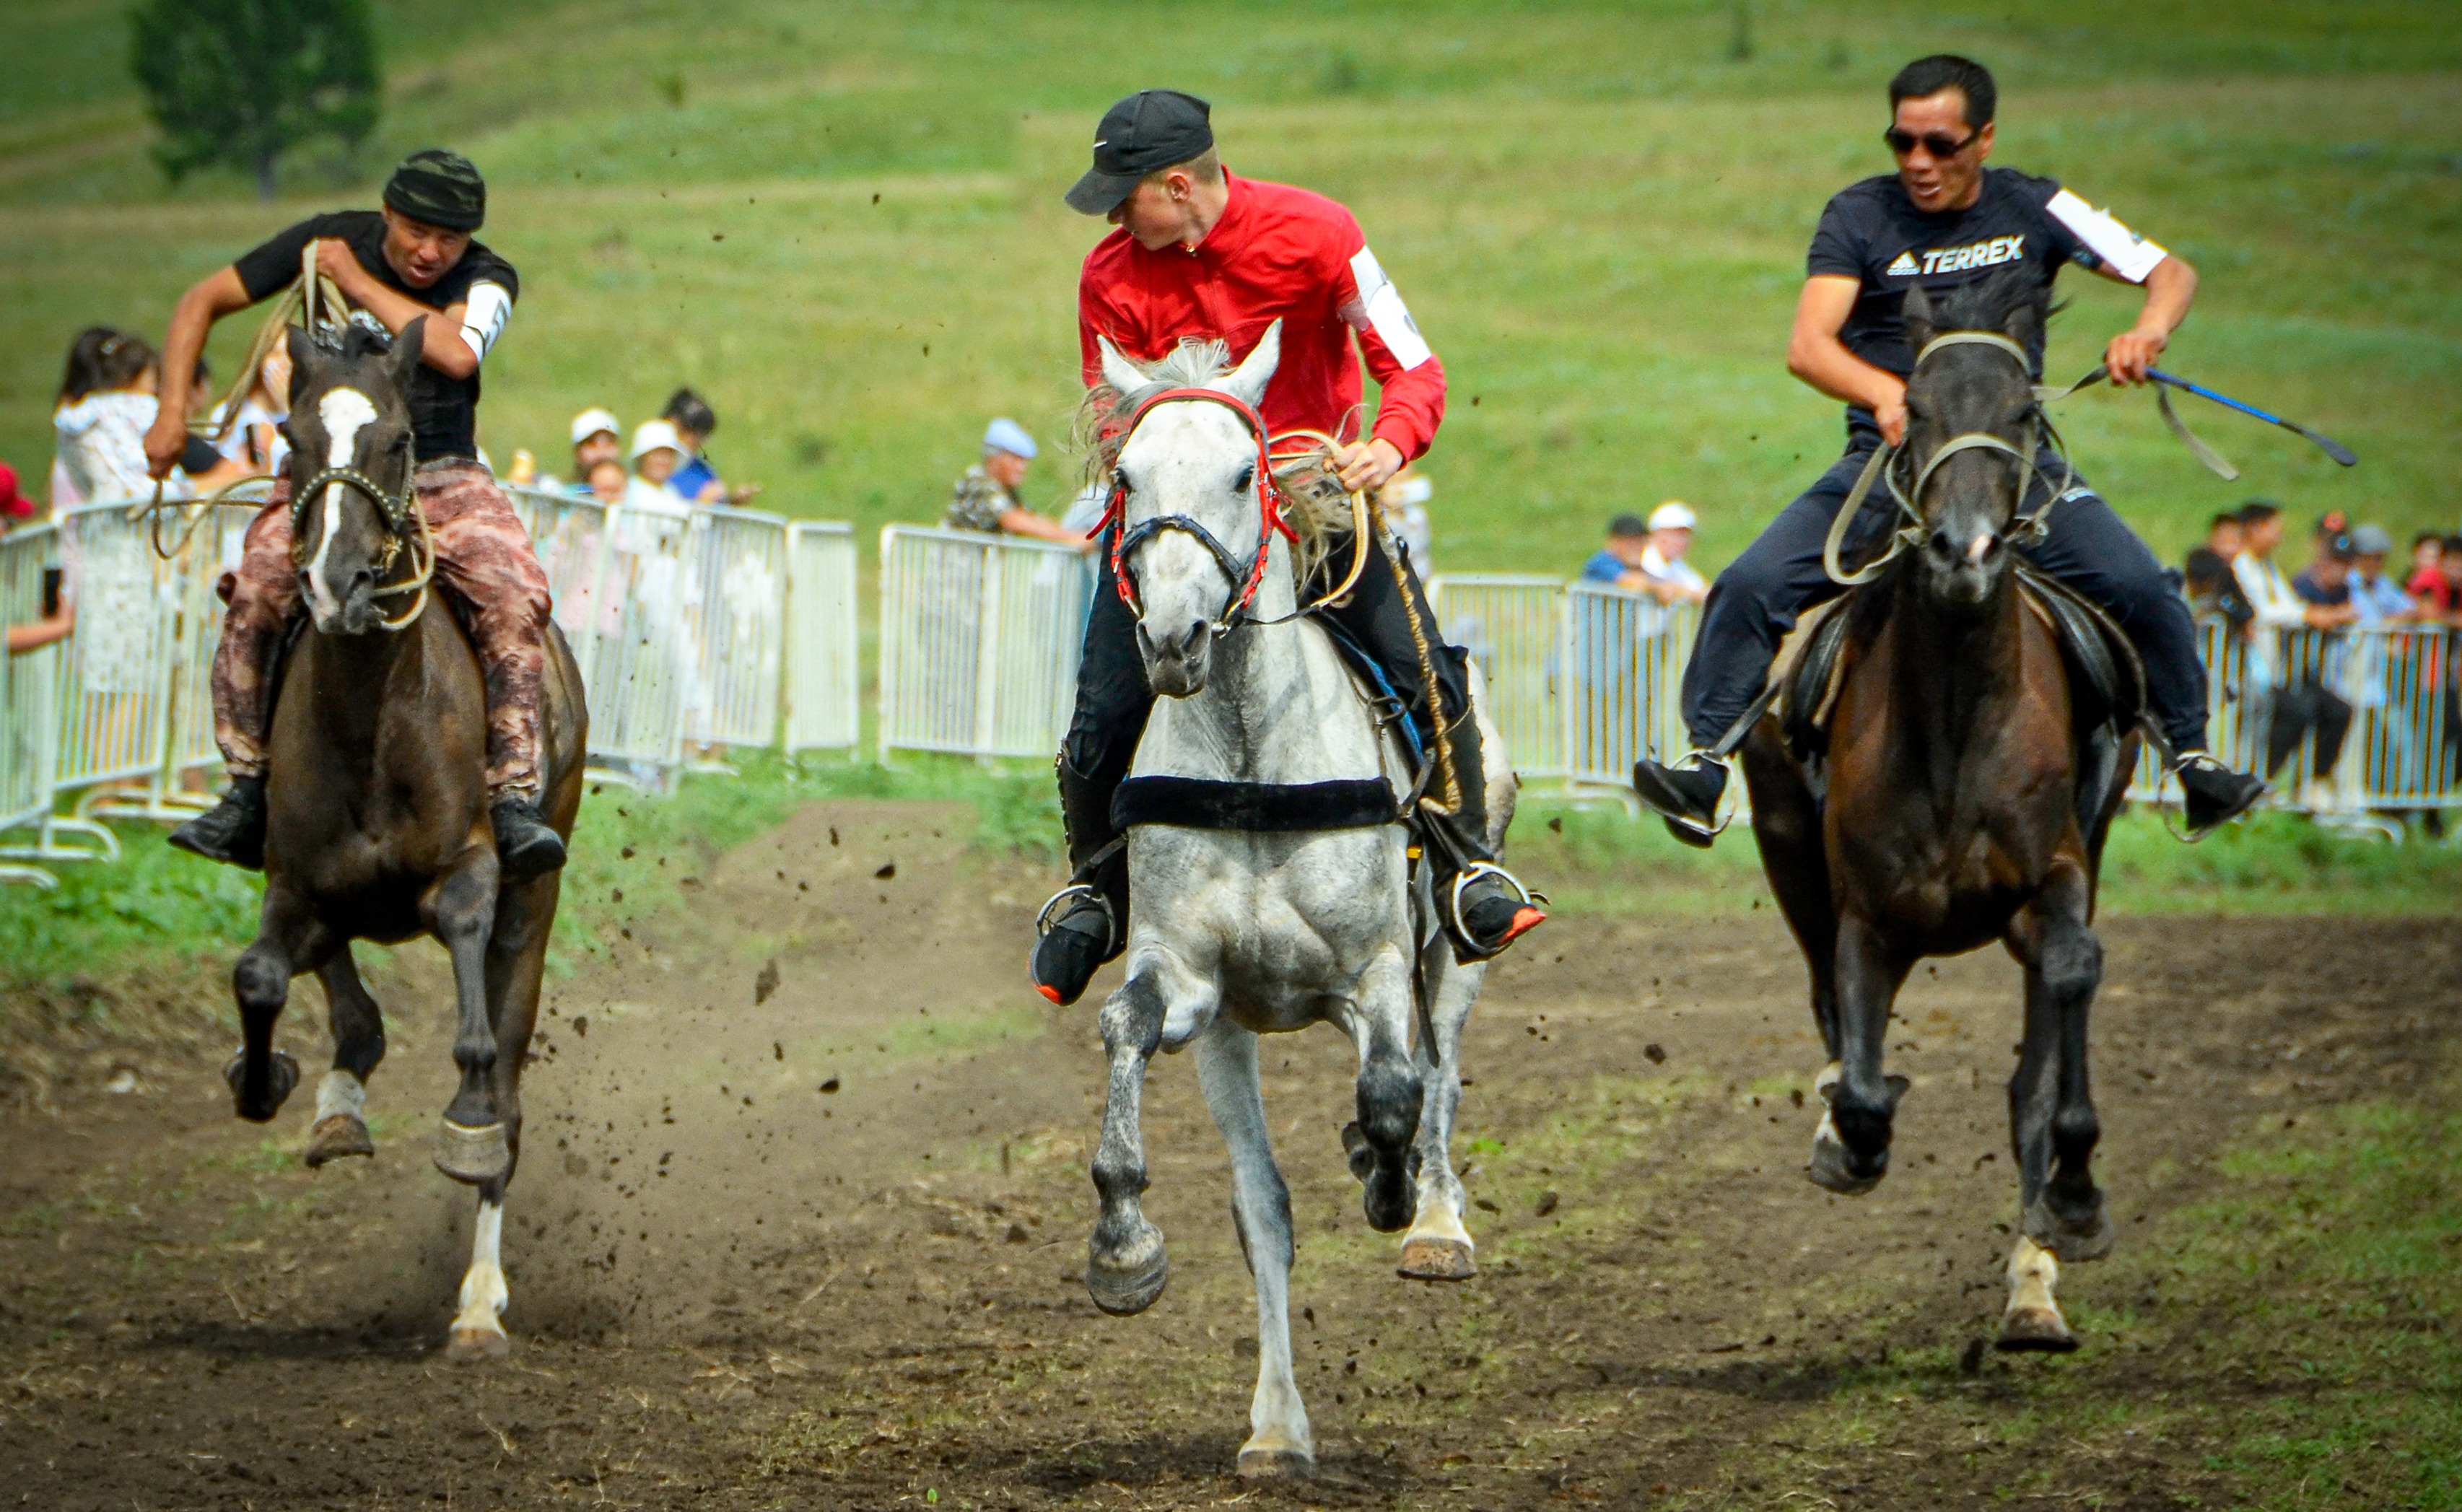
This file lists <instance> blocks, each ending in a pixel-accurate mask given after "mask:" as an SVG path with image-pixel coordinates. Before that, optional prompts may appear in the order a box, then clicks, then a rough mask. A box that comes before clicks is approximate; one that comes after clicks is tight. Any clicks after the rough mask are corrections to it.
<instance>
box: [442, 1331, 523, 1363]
mask: <svg viewBox="0 0 2462 1512" xmlns="http://www.w3.org/2000/svg"><path fill="white" fill-rule="evenodd" d="M512 1352H513V1341H512V1340H510V1339H508V1338H507V1337H506V1336H505V1330H504V1329H502V1328H468V1327H457V1328H454V1330H453V1333H452V1336H451V1337H450V1338H447V1339H446V1340H445V1341H444V1357H445V1358H446V1359H448V1360H451V1361H452V1362H453V1363H454V1364H456V1365H485V1364H486V1363H488V1362H489V1361H492V1360H501V1359H503V1358H504V1357H505V1356H507V1355H508V1354H510V1353H512Z"/></svg>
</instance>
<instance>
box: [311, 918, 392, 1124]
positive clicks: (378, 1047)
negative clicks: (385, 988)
mask: <svg viewBox="0 0 2462 1512" xmlns="http://www.w3.org/2000/svg"><path fill="white" fill-rule="evenodd" d="M316 980H317V981H318V982H319V983H323V984H324V988H325V1009H326V1022H327V1023H328V1024H330V1025H331V1026H333V1030H334V1067H333V1069H331V1070H329V1071H327V1072H326V1073H325V1079H324V1080H323V1081H321V1082H319V1083H317V1084H316V1125H315V1127H314V1128H313V1129H311V1130H310V1131H309V1133H308V1153H307V1155H306V1156H305V1159H306V1160H307V1162H308V1165H309V1167H310V1168H311V1169H313V1168H315V1167H317V1166H320V1165H323V1164H324V1163H325V1162H326V1161H328V1160H338V1159H341V1158H342V1157H343V1156H355V1155H364V1156H372V1155H374V1154H376V1153H377V1146H376V1141H375V1139H373V1138H372V1137H370V1136H369V1134H368V1124H367V1108H368V1085H367V1084H368V1077H369V1076H370V1075H371V1074H372V1073H374V1072H375V1070H376V1069H377V1064H378V1062H380V1061H382V1060H383V1059H384V1052H385V1041H384V1013H383V1011H382V1010H381V1009H379V1008H378V1006H377V1000H376V999H374V998H372V997H370V996H368V989H367V986H366V984H365V983H362V982H360V981H359V972H358V966H357V964H356V962H355V961H352V960H351V947H350V946H349V945H348V944H344V945H342V946H340V947H339V948H337V949H336V950H335V952H334V956H333V959H332V960H330V961H326V962H325V964H324V965H323V966H321V967H319V968H318V969H317V972H316Z"/></svg>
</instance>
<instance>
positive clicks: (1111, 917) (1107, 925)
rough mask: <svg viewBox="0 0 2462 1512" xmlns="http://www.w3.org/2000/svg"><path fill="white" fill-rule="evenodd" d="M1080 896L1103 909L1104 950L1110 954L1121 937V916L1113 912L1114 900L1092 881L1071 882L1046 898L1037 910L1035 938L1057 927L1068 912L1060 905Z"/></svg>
mask: <svg viewBox="0 0 2462 1512" xmlns="http://www.w3.org/2000/svg"><path fill="white" fill-rule="evenodd" d="M1076 896H1086V897H1091V898H1092V899H1093V900H1094V906H1095V907H1097V908H1099V909H1101V910H1102V911H1103V950H1104V953H1105V954H1106V955H1107V956H1108V955H1109V954H1110V952H1111V949H1112V945H1113V944H1114V943H1116V942H1117V941H1118V940H1119V938H1120V916H1119V915H1118V914H1116V913H1114V912H1112V900H1111V899H1110V898H1108V897H1106V896H1103V890H1102V889H1101V888H1099V887H1096V886H1095V885H1094V884H1092V883H1091V882H1071V883H1069V885H1068V886H1067V887H1064V888H1062V889H1061V890H1060V891H1059V892H1057V893H1054V894H1052V895H1051V896H1049V897H1047V898H1045V899H1044V900H1043V906H1042V907H1041V908H1040V909H1037V910H1036V911H1035V915H1034V938H1035V939H1037V940H1041V939H1042V938H1043V937H1044V936H1046V935H1048V934H1050V933H1051V931H1052V930H1053V929H1055V928H1057V927H1058V926H1059V922H1060V918H1059V916H1060V914H1061V913H1064V912H1066V910H1064V909H1062V908H1061V907H1060V905H1061V904H1062V903H1063V902H1065V901H1067V900H1068V899H1069V898H1072V897H1076Z"/></svg>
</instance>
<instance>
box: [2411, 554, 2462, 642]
mask: <svg viewBox="0 0 2462 1512" xmlns="http://www.w3.org/2000/svg"><path fill="white" fill-rule="evenodd" d="M2410 560H2411V573H2410V581H2409V582H2408V583H2406V584H2404V585H2403V587H2404V588H2405V589H2406V590H2407V591H2408V593H2409V594H2410V601H2411V604H2412V606H2413V607H2414V608H2416V609H2417V610H2418V612H2419V617H2420V618H2422V619H2425V620H2428V621H2430V622H2431V623H2434V624H2445V625H2462V572H2456V571H2455V569H2456V568H2457V567H2462V535H2454V536H2444V537H2440V536H2438V535H2436V534H2435V533H2434V532H2433V531H2430V532H2428V533H2426V534H2423V535H2421V536H2420V537H2419V539H2418V540H2416V541H2413V542H2412V543H2411V546H2410Z"/></svg>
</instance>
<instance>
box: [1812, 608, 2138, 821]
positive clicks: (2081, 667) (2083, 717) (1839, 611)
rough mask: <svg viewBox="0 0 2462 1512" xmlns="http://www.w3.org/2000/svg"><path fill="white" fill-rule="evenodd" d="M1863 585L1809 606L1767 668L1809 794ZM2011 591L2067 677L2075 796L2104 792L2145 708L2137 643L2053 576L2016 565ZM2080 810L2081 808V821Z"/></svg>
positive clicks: (1819, 769)
mask: <svg viewBox="0 0 2462 1512" xmlns="http://www.w3.org/2000/svg"><path fill="white" fill-rule="evenodd" d="M1864 592H1865V590H1864V589H1862V588H1852V589H1849V590H1847V591H1846V593H1844V594H1840V595H1838V596H1837V597H1836V598H1832V599H1830V600H1828V601H1827V602H1825V603H1823V604H1821V605H1820V606H1818V607H1817V608H1814V609H1812V610H1810V611H1808V612H1806V613H1805V614H1804V615H1803V616H1802V617H1801V618H1799V619H1798V620H1797V621H1796V625H1795V629H1794V630H1793V631H1791V632H1789V633H1788V635H1787V637H1786V639H1785V640H1784V641H1783V642H1782V643H1781V645H1780V647H1779V654H1778V659H1777V660H1776V662H1775V663H1774V664H1773V665H1772V667H1771V669H1770V681H1771V684H1772V685H1773V686H1774V687H1776V688H1777V689H1778V700H1777V703H1776V705H1775V706H1774V707H1773V709H1772V710H1771V712H1772V713H1773V714H1775V715H1776V716H1777V718H1778V722H1779V733H1780V736H1781V737H1782V739H1783V740H1784V741H1785V743H1786V747H1787V751H1788V753H1789V754H1790V755H1792V756H1793V757H1794V758H1795V760H1796V763H1797V765H1799V766H1800V767H1803V770H1804V774H1805V776H1806V778H1807V779H1808V780H1809V781H1810V782H1811V784H1812V788H1813V791H1814V793H1815V795H1816V796H1825V795H1826V794H1825V788H1826V787H1827V783H1826V766H1827V762H1828V754H1829V718H1830V715H1831V713H1832V711H1833V710H1834V708H1835V706H1836V704H1837V702H1838V690H1839V688H1840V687H1841V686H1842V685H1844V683H1845V682H1846V668H1847V665H1848V660H1849V659H1848V658H1847V657H1846V655H1845V651H1846V643H1847V641H1848V639H1849V638H1850V636H1849V629H1850V627H1851V626H1852V624H1853V622H1854V616H1853V614H1852V613H1851V608H1850V606H1852V605H1853V604H1855V603H1856V602H1858V600H1859V598H1860V596H1861V595H1862V594H1863V593H1864ZM2018 595H2019V601H2020V602H2021V603H2023V604H2024V605H2025V607H2026V610H2027V612H2028V613H2030V614H2033V615H2034V616H2037V617H2038V618H2040V619H2041V620H2042V621H2043V624H2044V626H2045V628H2047V629H2049V630H2050V631H2051V633H2052V640H2053V642H2054V644H2056V645H2058V646H2059V647H2060V649H2061V666H2062V671H2063V672H2064V673H2066V675H2067V677H2068V684H2069V711H2070V728H2071V732H2072V734H2073V736H2074V738H2075V741H2076V748H2077V755H2078V762H2079V772H2080V778H2081V780H2080V782H2079V784H2078V794H2079V802H2080V804H2081V806H2084V804H2085V803H2086V802H2087V801H2088V795H2089V794H2092V795H2094V800H2093V801H2095V802H2098V803H2099V802H2100V801H2101V795H2102V794H2103V793H2104V792H2105V791H2106V789H2107V788H2108V786H2109V783H2110V779H2111V777H2112V775H2113V773H2112V767H2113V766H2114V765H2116V764H2117V762H2118V761H2119V759H2120V752H2121V748H2122V745H2123V743H2124V742H2125V741H2126V740H2127V736H2128V734H2129V732H2130V731H2131V730H2134V729H2135V728H2136V727H2137V724H2138V722H2139V721H2140V720H2141V719H2142V718H2144V716H2145V712H2146V667H2145V663H2144V662H2142V661H2140V660H2139V659H2138V657H2137V648H2136V647H2134V646H2132V645H2130V644H2129V643H2128V637H2127V636H2125V635H2123V634H2122V633H2121V630H2120V627H2119V626H2118V625H2116V624H2114V623H2112V620H2111V616H2108V615H2106V614H2105V613H2104V612H2103V611H2102V610H2101V609H2100V608H2098V607H2096V605H2095V604H2094V603H2092V602H2091V601H2090V600H2088V599H2086V598H2084V597H2083V596H2082V595H2080V594H2078V593H2077V592H2076V591H2075V590H2073V589H2070V588H2068V587H2066V586H2064V585H2063V584H2062V583H2060V582H2059V581H2057V580H2055V579H2053V578H2051V577H2049V576H2046V575H2045V574H2043V573H2041V572H2037V571H2036V570H2035V569H2034V568H2033V567H2031V566H2028V565H2027V564H2026V563H2024V562H2022V561H2021V562H2019V564H2018ZM2084 819H2085V816H2084V815H2083V814H2082V815H2081V821H2082V822H2084Z"/></svg>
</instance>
